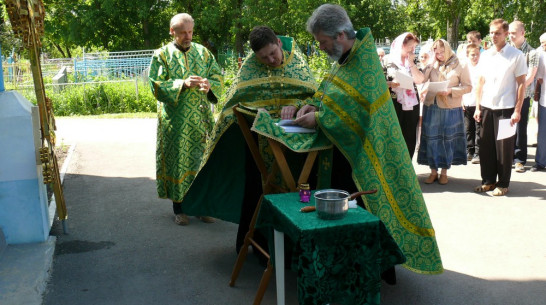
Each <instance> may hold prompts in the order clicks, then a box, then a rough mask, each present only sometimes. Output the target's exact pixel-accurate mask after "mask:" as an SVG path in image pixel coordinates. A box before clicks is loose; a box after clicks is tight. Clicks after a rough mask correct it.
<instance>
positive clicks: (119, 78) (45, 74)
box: [2, 50, 153, 96]
mask: <svg viewBox="0 0 546 305" xmlns="http://www.w3.org/2000/svg"><path fill="white" fill-rule="evenodd" d="M152 54H153V50H143V51H125V52H95V53H85V52H84V53H83V55H82V56H79V57H76V58H54V59H50V58H47V57H45V56H42V58H41V67H42V78H43V80H44V85H45V87H46V89H47V88H51V87H55V88H56V89H58V90H62V89H64V88H66V87H67V86H80V85H83V86H85V85H90V86H91V85H97V84H101V83H112V82H134V83H135V92H136V94H137V95H138V82H139V81H147V76H148V73H147V71H148V66H149V65H150V60H151V57H152ZM14 57H16V56H14V55H12V56H10V57H8V58H6V59H5V61H4V64H3V71H2V73H3V76H4V82H5V87H6V89H7V90H17V91H22V93H23V94H24V95H25V96H29V95H32V94H33V92H34V81H33V77H32V70H31V68H30V62H29V61H28V60H21V61H18V60H16V59H15V58H14ZM59 73H64V74H65V75H64V77H62V75H59ZM59 80H60V81H59Z"/></svg>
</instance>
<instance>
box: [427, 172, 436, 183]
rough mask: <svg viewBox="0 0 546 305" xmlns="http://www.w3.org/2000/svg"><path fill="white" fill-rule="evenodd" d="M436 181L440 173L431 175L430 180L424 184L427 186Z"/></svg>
mask: <svg viewBox="0 0 546 305" xmlns="http://www.w3.org/2000/svg"><path fill="white" fill-rule="evenodd" d="M436 180H438V173H436V174H432V173H431V174H430V176H428V178H427V179H425V181H423V182H424V183H426V184H432V183H434V181H436Z"/></svg>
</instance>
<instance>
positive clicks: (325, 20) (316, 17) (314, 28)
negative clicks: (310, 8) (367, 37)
mask: <svg viewBox="0 0 546 305" xmlns="http://www.w3.org/2000/svg"><path fill="white" fill-rule="evenodd" d="M307 32H309V33H311V34H312V35H314V34H319V33H320V32H322V33H323V34H324V35H326V36H329V37H332V38H334V39H335V38H336V37H337V35H338V34H340V33H341V32H344V33H345V34H346V35H347V39H354V38H355V37H356V34H355V30H354V28H353V24H352V23H351V19H349V15H347V12H346V11H345V9H344V8H342V7H341V6H339V5H336V4H323V5H321V6H319V7H318V8H317V9H316V10H315V11H314V12H313V14H312V15H311V17H309V19H308V20H307Z"/></svg>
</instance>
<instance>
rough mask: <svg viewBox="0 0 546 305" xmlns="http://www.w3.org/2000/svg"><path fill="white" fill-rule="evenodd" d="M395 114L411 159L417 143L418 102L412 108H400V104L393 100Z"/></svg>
mask: <svg viewBox="0 0 546 305" xmlns="http://www.w3.org/2000/svg"><path fill="white" fill-rule="evenodd" d="M393 104H394V109H395V110H396V116H397V117H398V122H399V123H400V128H401V129H402V135H403V136H404V141H405V142H406V146H407V147H408V151H409V154H410V158H411V159H413V154H414V153H415V145H416V143H417V124H419V104H417V105H415V106H413V110H408V111H404V110H402V104H400V103H398V102H397V101H394V100H393Z"/></svg>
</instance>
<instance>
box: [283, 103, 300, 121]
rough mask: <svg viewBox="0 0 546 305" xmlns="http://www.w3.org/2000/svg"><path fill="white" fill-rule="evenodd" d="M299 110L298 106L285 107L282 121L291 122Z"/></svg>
mask: <svg viewBox="0 0 546 305" xmlns="http://www.w3.org/2000/svg"><path fill="white" fill-rule="evenodd" d="M297 110H298V108H297V107H296V106H284V107H282V110H281V119H283V120H290V119H292V118H293V117H294V115H295V114H296V111H297Z"/></svg>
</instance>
